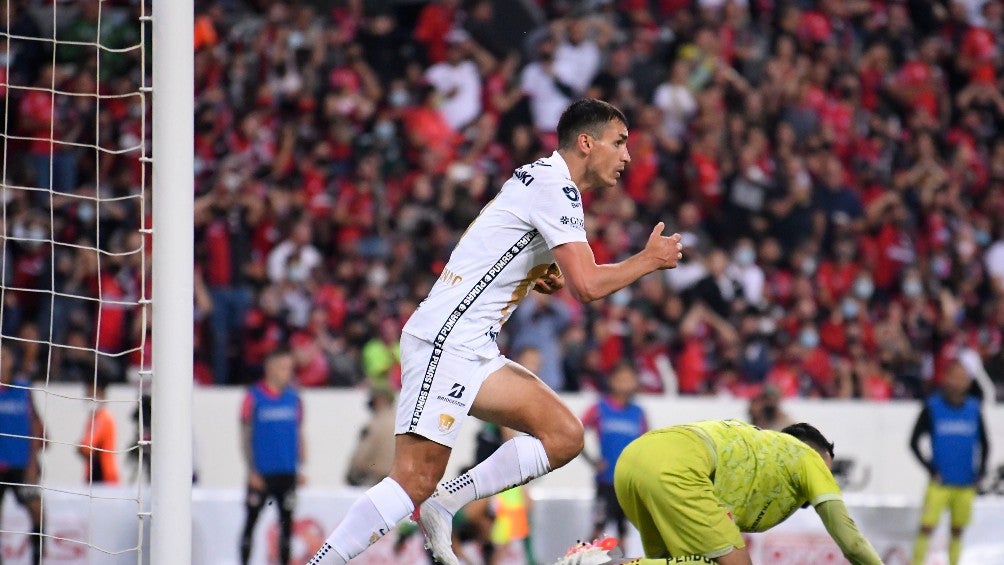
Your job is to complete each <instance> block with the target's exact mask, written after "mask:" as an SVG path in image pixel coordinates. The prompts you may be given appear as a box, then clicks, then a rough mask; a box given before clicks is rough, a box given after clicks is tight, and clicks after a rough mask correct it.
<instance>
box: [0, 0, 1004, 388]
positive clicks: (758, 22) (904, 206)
mask: <svg viewBox="0 0 1004 565" xmlns="http://www.w3.org/2000/svg"><path fill="white" fill-rule="evenodd" d="M59 4H60V10H61V11H62V12H61V13H64V12H65V13H66V14H67V16H66V17H65V18H61V19H60V20H58V21H57V26H56V27H57V31H56V33H57V35H58V36H59V37H66V38H72V37H80V38H87V37H89V38H90V39H89V40H90V41H93V40H94V38H95V37H96V33H97V28H96V26H95V22H96V21H97V20H98V19H100V20H101V24H102V25H101V27H100V30H101V34H102V41H103V42H118V43H117V44H119V45H132V44H136V43H138V42H139V41H140V39H141V38H140V37H139V33H138V31H137V28H135V26H133V27H129V26H125V25H123V26H120V27H118V28H116V26H115V25H113V24H114V22H115V21H122V22H129V21H132V22H133V23H134V22H135V20H134V19H132V20H130V18H133V17H134V16H135V13H136V12H137V11H138V10H139V9H140V8H139V7H138V6H137V5H136V4H134V3H132V2H129V1H122V2H107V1H106V2H102V3H93V2H79V6H76V4H77V2H59ZM64 5H65V6H64ZM93 5H102V6H104V8H102V9H101V10H103V11H102V12H101V13H100V14H97V13H91V12H93V11H94V9H93V8H92V6H93ZM11 6H13V13H12V16H11V25H12V26H13V27H12V29H20V28H16V26H23V28H24V29H27V31H25V32H23V33H19V35H31V33H30V32H32V29H29V28H31V26H34V28H35V30H37V32H39V33H41V34H42V35H41V37H45V36H46V35H45V33H46V28H45V26H46V25H48V26H49V27H51V25H52V18H51V10H50V11H49V12H46V11H45V10H47V9H49V8H45V9H41V10H40V11H41V16H45V14H47V13H48V14H49V20H48V21H46V20H45V18H44V17H39V14H38V13H36V12H32V11H31V10H29V9H27V7H28V3H27V2H23V1H22V2H20V3H18V2H14V1H12V2H11ZM196 7H197V13H196V36H195V76H196V79H195V80H196V83H195V95H196V99H195V104H196V115H195V128H196V138H195V150H196V168H195V181H196V183H195V186H196V195H195V197H196V205H195V208H196V217H195V222H196V304H195V308H196V327H195V332H196V333H195V335H196V349H195V351H194V360H195V366H196V378H197V379H198V381H199V382H201V383H204V384H245V383H248V382H252V381H254V380H256V379H258V378H260V377H261V374H262V363H263V360H264V358H265V356H266V355H267V354H268V353H269V352H270V351H272V350H273V349H275V348H276V347H278V346H279V345H280V344H288V345H289V346H290V347H291V348H292V350H293V354H294V359H295V364H296V377H295V379H296V381H297V382H298V384H299V385H300V386H304V387H312V386H339V387H353V386H367V385H377V386H379V387H394V386H395V385H396V384H397V383H398V380H399V371H398V367H397V359H398V352H397V339H398V337H399V332H400V328H401V326H402V325H403V323H404V321H405V320H406V319H407V318H408V316H409V315H410V313H411V312H412V311H413V309H414V308H415V307H416V305H417V304H418V302H419V301H420V300H422V299H423V298H424V297H425V295H426V293H427V292H428V290H429V288H430V287H431V285H432V284H433V282H434V281H435V280H436V278H437V277H438V276H439V275H440V273H441V270H442V268H443V266H444V265H445V263H446V261H447V259H448V257H449V253H450V250H451V249H452V246H453V244H454V243H455V242H456V240H457V239H458V237H459V236H460V234H461V233H462V232H463V230H464V229H465V228H466V226H467V225H468V224H469V223H470V221H471V220H472V219H473V218H474V217H476V215H477V214H478V212H479V210H480V208H481V207H482V206H483V205H484V204H485V203H487V202H488V201H489V200H490V199H491V198H492V197H493V195H494V194H495V192H496V191H497V190H498V189H499V187H500V186H501V184H502V183H503V182H504V181H505V179H507V178H508V177H509V176H510V175H511V173H512V170H513V169H514V167H516V166H519V165H521V164H523V163H526V162H529V161H532V160H533V159H535V158H537V157H539V156H542V155H546V154H549V153H550V152H551V151H552V150H553V149H554V148H555V145H556V136H555V127H556V125H557V120H558V116H559V115H560V113H561V111H562V110H563V109H564V108H565V106H566V105H567V104H568V103H569V102H571V101H573V100H575V99H577V98H580V97H586V96H589V97H597V98H602V99H605V100H607V101H610V102H611V103H613V104H615V105H617V106H618V107H620V108H621V109H622V110H624V112H625V113H626V114H627V116H628V118H629V120H630V128H631V136H630V139H629V141H628V145H629V149H630V151H631V155H632V158H633V162H632V163H631V165H630V166H629V168H628V170H627V172H626V174H625V176H624V177H623V180H622V182H621V184H620V185H619V186H617V187H615V188H612V189H609V190H603V191H599V192H597V193H593V194H585V195H584V199H585V200H586V204H585V210H586V222H587V230H588V233H589V237H590V240H591V245H592V247H593V251H594V253H595V255H596V259H597V262H609V261H616V260H618V259H620V258H623V257H626V256H627V255H629V254H631V253H633V252H635V251H637V250H638V249H639V248H640V247H641V246H643V244H644V242H645V240H646V237H647V234H648V233H649V232H650V231H651V228H652V226H653V225H654V224H655V223H657V222H658V221H665V222H667V224H668V228H667V229H668V231H670V232H680V233H681V234H683V235H684V243H685V246H686V248H685V261H684V262H683V265H682V266H681V267H679V268H678V269H675V270H672V271H666V272H664V273H662V274H659V275H651V276H649V277H646V278H645V279H643V280H642V281H640V282H639V283H638V284H637V285H635V286H634V287H631V288H630V289H626V290H624V291H621V292H618V293H616V294H615V295H613V296H610V297H608V298H607V299H605V300H602V301H598V302H596V303H593V304H589V305H581V304H578V303H576V302H575V301H574V300H572V299H571V297H570V296H569V295H568V294H567V293H559V294H556V295H554V296H550V297H548V296H543V295H538V294H536V293H531V296H530V297H529V298H528V299H527V300H526V301H525V303H524V304H523V305H522V306H521V307H520V308H518V309H517V310H516V312H515V314H514V315H513V317H512V319H511V320H510V321H509V323H508V324H507V325H506V330H505V331H504V332H503V336H500V341H499V343H500V346H501V347H502V349H503V351H504V352H505V353H506V354H507V355H509V356H510V357H512V358H517V357H519V356H520V354H521V353H522V352H524V351H525V350H528V349H533V350H536V351H537V352H538V353H539V357H540V371H539V375H540V376H541V378H542V379H544V380H545V381H546V382H547V383H548V384H549V385H551V386H552V387H553V388H555V389H556V390H562V391H572V390H589V389H596V390H606V389H607V387H608V384H607V381H608V375H609V374H610V372H611V371H612V369H613V368H614V367H615V366H617V365H618V363H620V362H622V361H629V362H631V363H633V364H634V366H635V367H636V368H637V371H638V375H639V381H640V386H641V390H642V391H643V392H648V393H655V394H665V393H673V392H679V393H682V394H704V395H735V396H742V397H753V396H755V395H757V394H758V393H759V392H760V391H761V390H762V389H763V388H764V385H770V387H769V388H770V390H772V391H778V392H779V394H780V395H781V396H784V397H791V396H811V397H828V398H829V397H832V398H865V399H874V400H885V399H890V398H915V397H920V396H921V395H923V394H924V393H926V392H928V391H929V390H931V389H932V388H933V387H934V386H936V385H937V383H938V382H939V381H940V379H941V376H942V373H943V371H944V368H945V366H946V364H947V363H948V362H949V361H950V360H952V359H955V358H958V357H960V356H963V355H968V356H969V358H970V359H976V360H978V362H979V364H980V365H982V368H983V370H985V372H986V374H987V375H989V378H990V380H991V381H992V382H993V383H994V385H996V387H997V390H998V391H999V392H998V395H999V396H1004V350H1002V347H1001V345H1002V343H1001V342H1002V327H1004V135H1001V131H1002V130H1001V127H1002V125H1004V95H1002V87H1004V80H1002V78H1001V71H1002V70H1004V68H1002V65H1001V61H1002V60H1004V59H1002V57H1001V54H1002V53H1001V52H1002V40H1004V36H1002V33H1004V3H1002V2H1000V1H998V0H989V1H983V0H936V1H930V2H928V1H885V0H790V1H783V0H724V1H722V0H580V1H572V0H565V1H561V0H555V1H543V0H541V1H533V0H525V1H506V0H497V1H493V0H432V1H427V2H412V1H397V2H394V1H383V2H370V1H364V0H339V1H333V2H309V1H307V0H301V1H298V2H293V1H289V2H278V1H269V0H255V1H251V0H244V1H241V0H215V1H210V0H197V1H196ZM74 13H76V14H79V16H72V17H71V16H70V14H74ZM116 18H118V19H117V20H116ZM48 33H50V34H51V33H52V32H51V31H49V32H48ZM74 34H76V35H74ZM88 34H90V35H88ZM106 34H107V36H108V37H107V38H105V35H106ZM50 36H51V35H50ZM3 43H4V42H0V49H6V47H4V46H3ZM21 43H25V42H23V41H22V42H21ZM109 44H110V43H109ZM32 47H37V45H31V46H30V45H24V46H20V47H19V42H18V41H12V42H11V52H10V53H6V54H3V55H5V57H4V59H3V63H4V65H5V66H4V67H3V69H4V71H5V72H6V73H8V75H9V77H11V78H10V80H11V84H12V85H13V84H24V85H41V86H43V87H46V88H48V87H49V86H50V85H53V84H56V85H58V86H59V89H60V90H65V91H67V92H68V93H95V92H98V90H97V89H98V88H99V87H98V84H97V83H98V81H97V80H96V79H98V78H100V79H101V80H100V92H101V93H102V94H108V95H112V94H115V93H127V92H135V91H136V90H137V86H138V85H139V83H140V81H141V80H142V79H143V76H144V72H145V71H148V69H143V68H141V65H140V63H139V61H140V57H139V54H140V52H141V51H140V50H134V51H130V52H129V53H126V54H115V53H110V54H104V55H102V56H101V57H100V58H99V57H97V56H96V54H95V52H94V50H93V49H89V48H87V47H77V49H76V51H77V52H76V53H74V52H73V51H74V49H73V47H74V46H66V49H65V51H64V50H63V49H62V48H61V49H59V50H57V52H56V53H55V62H56V64H55V65H52V64H51V63H52V61H53V57H52V55H51V53H50V54H49V55H44V50H42V49H35V48H32ZM39 53H43V55H39ZM0 54H2V53H0ZM106 58H107V59H108V61H105V59H106ZM98 63H100V64H98ZM3 95H4V96H5V97H9V98H10V101H9V103H10V107H11V108H17V112H16V116H14V113H13V112H12V114H11V115H12V117H13V118H14V119H12V122H11V124H10V126H9V127H10V128H12V129H11V131H16V132H18V133H17V135H18V136H21V137H22V138H23V139H20V140H17V139H15V140H12V141H10V142H9V144H10V145H9V149H10V151H12V153H11V156H12V158H10V159H8V163H16V165H14V164H12V165H11V166H10V167H9V168H8V169H5V170H6V172H7V176H8V179H10V180H9V182H14V184H17V185H19V186H25V187H48V186H50V183H51V185H52V187H53V188H55V189H56V190H58V191H60V192H59V193H58V194H57V195H56V196H55V197H53V198H52V199H51V200H50V199H49V194H48V192H40V191H33V190H30V189H23V190H9V191H5V193H4V195H5V196H4V200H5V203H6V216H5V221H6V222H7V223H8V225H9V226H10V227H9V229H7V233H8V234H14V235H15V236H16V237H20V238H22V239H15V240H8V242H7V244H6V248H5V249H6V252H5V254H4V258H5V266H6V267H7V268H6V269H5V279H4V282H5V283H6V284H7V285H8V287H9V288H12V287H17V288H28V287H32V285H36V286H34V288H43V289H48V288H49V287H47V286H46V285H47V284H49V281H50V280H55V285H56V288H55V290H57V291H59V292H60V294H59V295H57V300H55V301H51V302H52V303H51V304H50V301H49V300H48V299H47V298H46V299H44V300H43V299H42V297H41V295H39V294H37V293H32V292H27V291H24V292H17V291H8V292H6V293H5V294H4V308H5V310H4V316H3V322H2V323H3V333H4V334H5V335H16V336H22V337H23V338H24V339H27V340H28V341H26V342H24V343H25V344H26V345H27V346H26V347H24V348H23V349H24V350H25V351H24V354H23V356H22V357H23V359H22V364H23V365H24V369H23V370H24V372H26V373H27V374H29V375H30V376H33V377H35V378H43V377H44V376H45V367H46V362H47V356H46V355H45V353H44V351H42V349H43V348H44V346H35V345H33V342H32V340H33V339H38V338H39V337H41V338H42V339H43V340H47V339H48V336H49V335H52V341H53V342H54V343H58V344H71V345H74V344H75V345H76V346H79V347H81V348H83V349H81V350H77V349H67V348H54V349H53V351H54V355H55V356H56V357H55V359H54V361H53V363H54V366H55V367H58V368H59V370H58V371H56V370H53V371H51V374H52V378H53V379H64V380H72V379H74V378H78V377H75V375H76V374H77V373H74V372H73V371H72V370H73V368H74V367H76V365H74V363H78V364H80V365H82V367H78V368H77V369H76V371H78V372H79V373H80V374H81V375H84V376H86V375H88V374H89V373H87V371H88V370H90V371H93V366H91V367H90V368H88V367H87V366H86V363H87V361H88V359H90V358H91V357H89V356H88V355H86V348H88V347H96V348H97V349H99V350H100V351H103V352H106V353H115V354H116V355H109V356H103V357H102V359H103V362H104V363H107V365H108V366H107V367H105V368H103V369H102V370H107V371H108V372H109V373H110V374H111V375H112V376H113V377H115V378H124V376H125V374H126V372H127V367H128V366H130V365H135V364H136V359H137V357H138V356H139V355H140V354H142V352H143V348H142V345H143V344H144V343H147V342H148V340H143V339H142V338H143V337H144V336H145V330H144V325H143V323H142V316H140V315H139V314H138V313H139V309H138V308H136V307H127V306H122V305H117V304H115V303H112V304H108V303H105V304H103V305H100V307H99V306H98V305H96V304H95V303H94V302H93V301H86V300H74V299H72V298H67V297H65V296H64V295H66V296H68V295H73V294H75V293H78V291H80V292H79V293H85V292H84V290H85V289H92V290H93V289H98V290H99V291H100V292H101V296H103V297H104V298H105V299H108V298H112V299H113V300H118V301H119V302H122V303H127V302H130V301H135V300H136V299H137V298H138V297H140V296H142V295H143V290H144V285H146V284H147V283H148V280H149V277H146V276H144V272H145V270H146V269H148V265H145V264H143V263H142V261H141V260H140V255H139V254H138V253H133V251H135V250H137V249H139V248H141V247H142V246H143V245H144V241H143V239H142V236H140V235H139V234H138V233H137V232H136V228H137V226H136V224H137V223H138V221H139V218H140V217H141V213H145V212H146V211H148V210H149V207H148V206H143V198H142V197H141V195H142V194H143V192H142V191H141V190H140V188H141V187H142V186H143V183H144V177H143V173H144V170H143V167H141V166H137V160H136V153H135V152H132V153H130V148H131V147H134V146H136V145H138V143H139V140H140V139H142V138H141V136H142V135H144V133H145V132H144V131H143V130H142V127H141V126H142V123H143V118H144V116H143V113H142V111H137V107H138V108H142V106H137V104H138V100H136V99H135V98H136V97H129V96H123V97H121V98H117V97H114V96H108V97H107V98H103V99H102V100H101V101H100V104H98V103H97V99H96V97H94V96H72V95H70V94H67V95H57V96H55V97H52V96H51V95H49V94H48V93H46V92H42V91H33V90H23V89H20V90H19V89H14V88H11V89H8V90H6V91H4V92H3ZM53 100H55V102H53ZM47 105H48V106H47ZM50 108H56V118H55V120H56V122H57V127H55V128H54V129H53V131H55V132H56V135H55V137H56V139H57V140H60V141H68V142H71V143H72V142H79V143H81V144H98V145H99V146H101V147H107V148H108V149H109V151H94V150H93V149H91V150H86V149H80V148H78V147H77V146H74V145H70V144H66V143H59V144H56V145H54V146H53V147H54V149H52V150H51V151H50V146H49V143H48V142H44V143H43V142H41V141H31V140H32V139H34V138H36V137H42V138H48V136H49V131H50V128H52V123H51V122H52V121H53V120H52V119H51V118H49V117H48V116H50V115H51V114H52V113H51V112H48V113H47V111H48V110H49V109H50ZM67 124H74V125H73V127H67ZM111 150H114V151H119V152H120V153H115V152H114V151H111ZM13 157H19V158H18V159H14V158H13ZM97 171H100V177H101V178H102V179H103V181H102V183H101V184H100V186H99V187H98V188H96V186H97V183H96V182H95V178H96V173H97ZM147 172H148V171H147ZM95 197H99V198H100V199H99V200H94V198H95ZM109 199H111V200H109ZM95 202H97V203H98V204H99V206H97V207H96V206H95ZM50 208H51V209H52V210H54V211H55V214H54V216H52V218H53V219H52V220H51V222H52V223H51V224H50V214H49V209H50ZM95 208H98V209H97V210H95ZM50 227H51V228H52V229H53V233H54V234H55V239H57V240H58V241H61V242H67V243H73V244H77V245H80V246H83V247H84V248H86V247H88V246H93V245H94V244H95V242H94V237H95V235H94V234H97V239H98V240H99V243H100V245H101V248H102V249H104V250H107V251H108V253H106V254H102V255H101V256H100V260H99V261H95V254H94V253H93V251H91V252H90V253H87V252H86V249H81V248H78V247H72V246H70V245H65V244H58V245H55V247H56V248H57V251H58V252H54V253H50V250H49V247H48V246H49V244H48V243H45V242H43V241H36V240H44V239H46V238H47V237H48V234H49V228H50ZM95 227H98V228H99V229H95ZM18 230H21V231H18ZM19 234H20V235H19ZM52 273H55V277H51V276H50V275H51V274H52ZM99 328H100V329H99ZM33 336H34V337H33ZM95 344H96V345H95ZM32 350H35V351H34V353H33V352H32ZM79 351H83V352H84V355H81V356H80V357H81V358H80V359H78V360H75V359H74V357H73V355H72V354H73V353H74V352H79ZM122 352H130V353H129V354H128V355H120V353H122ZM91 362H92V363H93V361H91ZM32 363H34V366H32ZM64 366H65V367H66V368H65V369H64V368H63V367H64Z"/></svg>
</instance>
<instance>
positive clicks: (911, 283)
mask: <svg viewBox="0 0 1004 565" xmlns="http://www.w3.org/2000/svg"><path fill="white" fill-rule="evenodd" d="M923 291H924V287H923V285H921V284H920V281H918V280H917V279H907V280H906V281H905V282H904V283H903V294H905V295H907V296H910V297H916V296H920V293H921V292H923Z"/></svg>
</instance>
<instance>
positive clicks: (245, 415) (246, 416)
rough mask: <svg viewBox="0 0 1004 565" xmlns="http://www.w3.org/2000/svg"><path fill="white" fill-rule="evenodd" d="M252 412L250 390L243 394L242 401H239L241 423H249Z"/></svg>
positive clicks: (252, 396) (252, 400) (252, 404)
mask: <svg viewBox="0 0 1004 565" xmlns="http://www.w3.org/2000/svg"><path fill="white" fill-rule="evenodd" d="M253 412H254V395H252V394H251V391H248V392H246V393H245V394H244V401H243V402H241V423H244V424H249V423H251V414H252V413H253Z"/></svg>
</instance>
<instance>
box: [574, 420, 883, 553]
mask: <svg viewBox="0 0 1004 565" xmlns="http://www.w3.org/2000/svg"><path fill="white" fill-rule="evenodd" d="M832 465H833V444H832V443H830V442H829V441H827V439H826V438H825V437H823V434H822V433H820V432H819V430H817V429H816V428H814V427H812V426H810V425H809V424H804V423H802V424H794V425H791V426H788V427H786V428H784V429H783V430H782V431H780V432H774V431H768V430H761V429H759V428H757V427H755V426H752V425H750V424H747V423H745V422H740V421H737V420H724V421H706V422H696V423H692V424H685V425H679V426H672V427H668V428H663V429H659V430H654V431H651V432H649V433H647V434H645V435H643V436H641V437H640V438H638V439H636V440H634V441H633V442H631V444H630V445H628V446H627V448H626V449H625V450H624V452H623V453H622V454H621V456H620V458H619V459H618V460H617V467H616V469H615V471H614V488H615V489H616V491H617V499H618V500H619V501H620V503H621V506H622V507H623V508H624V513H625V514H627V517H628V519H630V520H631V522H632V523H633V524H634V525H635V526H637V528H638V530H639V531H640V533H641V541H642V546H643V547H644V549H645V557H644V558H641V559H634V560H621V561H614V560H610V559H608V558H604V559H603V560H599V559H586V557H587V553H592V554H593V556H595V557H600V555H599V554H600V553H606V552H604V551H596V550H597V549H600V548H599V547H597V548H595V549H594V550H593V551H592V552H589V551H588V550H583V551H581V552H578V553H576V552H570V554H569V555H568V556H566V557H565V559H563V560H561V561H559V563H561V564H582V565H586V564H593V565H600V564H602V563H636V564H639V565H655V564H665V563H702V562H703V563H718V564H719V565H750V564H752V561H751V560H750V555H749V552H747V551H746V548H745V543H744V542H743V538H742V535H741V532H762V531H765V530H768V529H770V528H771V527H773V526H776V525H777V524H779V523H781V522H783V521H784V520H785V519H786V518H788V516H791V514H792V513H794V512H795V510H797V509H798V508H800V507H806V506H808V505H809V504H811V505H813V507H814V508H815V510H816V512H817V513H818V514H819V517H820V518H822V520H823V525H825V526H826V530H827V532H829V534H830V536H832V537H833V539H834V541H836V543H837V545H838V546H839V547H840V550H841V551H842V552H843V554H844V556H845V557H846V558H847V559H848V560H849V561H850V562H851V563H852V564H854V565H873V564H879V565H881V563H882V560H881V559H880V558H879V556H878V554H877V553H876V552H875V548H873V547H872V545H871V544H870V543H869V542H868V540H866V539H865V537H864V536H863V535H862V534H861V532H860V530H858V528H857V525H855V524H854V521H853V520H851V517H850V515H849V514H848V513H847V507H846V506H844V503H843V501H842V500H841V495H840V487H838V486H837V482H836V480H834V478H833V475H832V474H831V473H830V467H831V466H832ZM579 554H581V557H582V558H580V559H576V557H577V555H579Z"/></svg>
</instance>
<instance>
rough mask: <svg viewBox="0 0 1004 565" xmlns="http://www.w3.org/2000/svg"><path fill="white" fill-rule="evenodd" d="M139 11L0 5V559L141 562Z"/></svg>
mask: <svg viewBox="0 0 1004 565" xmlns="http://www.w3.org/2000/svg"><path fill="white" fill-rule="evenodd" d="M149 14H150V5H149V0H139V1H115V0H77V1H74V2H66V1H63V0H52V1H48V2H37V1H30V0H0V20H2V24H0V28H2V29H0V96H2V102H3V110H4V116H3V126H2V134H0V136H2V143H3V154H2V158H3V161H2V164H0V202H2V211H0V226H2V228H3V229H2V234H3V247H2V250H0V376H2V382H0V489H2V490H3V492H10V493H11V494H13V496H5V497H4V499H3V500H2V501H0V502H2V504H3V514H2V519H0V558H2V562H3V563H5V564H7V565H12V564H13V565H16V564H18V563H32V562H33V561H34V560H35V559H36V555H38V554H41V555H42V556H43V558H42V561H43V562H49V561H52V562H58V563H143V562H146V561H147V559H146V558H145V556H144V538H145V537H146V532H147V530H148V527H147V524H146V522H147V520H148V518H149V513H148V501H147V500H146V496H145V491H146V488H147V484H148V479H149V475H148V468H149V461H148V451H147V448H148V438H149V435H148V433H147V432H146V430H148V428H149V417H150V415H149V403H148V399H147V392H148V391H147V389H148V377H149V374H150V371H149V358H150V350H149V328H150V324H149V296H150V291H151V288H150V284H149V283H150V279H149V274H150V260H149V249H150V242H149V237H150V219H149V178H150V175H149V165H150V159H149V140H148V133H149V127H148V124H149V123H150V120H149V110H150V104H149V97H150V86H149V85H150V84H151V77H150V69H149V67H148V61H149V47H150V22H151V20H150V17H149ZM109 384H110V386H107V389H106V385H109ZM36 462H37V464H36Z"/></svg>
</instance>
